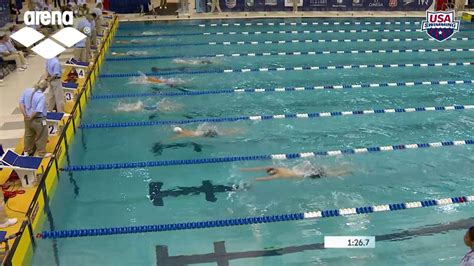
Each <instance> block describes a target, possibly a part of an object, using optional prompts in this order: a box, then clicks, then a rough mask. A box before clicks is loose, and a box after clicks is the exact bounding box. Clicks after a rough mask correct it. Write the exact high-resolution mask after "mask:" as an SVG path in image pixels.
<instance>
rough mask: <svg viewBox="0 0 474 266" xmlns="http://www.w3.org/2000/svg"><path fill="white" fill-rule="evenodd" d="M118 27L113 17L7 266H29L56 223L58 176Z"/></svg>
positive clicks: (10, 253)
mask: <svg viewBox="0 0 474 266" xmlns="http://www.w3.org/2000/svg"><path fill="white" fill-rule="evenodd" d="M117 27H118V18H117V17H116V16H113V17H112V22H111V27H110V30H109V31H108V32H107V35H106V36H105V37H104V41H103V46H102V49H100V50H99V54H98V56H97V57H96V59H95V61H94V62H93V65H92V67H90V71H89V73H88V74H87V76H86V80H85V83H84V86H83V87H82V88H81V89H79V93H78V95H77V97H76V99H77V100H76V102H75V104H74V107H73V109H72V112H71V116H70V117H69V118H68V120H67V121H66V123H65V126H64V128H63V131H62V132H61V135H60V136H59V140H58V143H57V144H56V146H55V148H54V152H53V155H54V157H53V159H52V160H50V161H49V163H48V165H47V167H46V169H44V172H43V173H44V174H43V177H42V179H41V181H40V183H39V185H38V187H37V189H36V192H35V195H34V197H33V200H32V201H31V203H30V205H29V208H28V211H27V213H26V220H24V221H23V223H22V225H21V228H20V230H19V231H18V233H17V234H16V235H17V237H16V239H15V241H14V242H13V245H12V246H11V249H10V250H9V252H8V253H7V255H6V258H5V259H4V264H5V265H30V264H31V259H32V257H33V253H34V251H35V247H36V239H35V238H36V236H35V233H34V232H40V231H41V230H42V229H43V227H44V226H45V225H49V227H50V228H49V229H53V228H54V222H53V221H52V220H51V219H50V218H51V217H52V215H51V211H50V209H49V203H50V201H51V200H52V198H53V197H54V193H55V190H56V186H57V183H58V178H59V175H58V173H59V170H60V167H61V166H62V165H64V163H68V162H69V154H68V149H69V144H70V143H71V142H72V140H73V138H74V136H75V133H76V130H77V129H78V127H79V125H80V121H81V118H82V113H83V112H84V109H85V107H86V103H87V98H88V97H89V96H90V94H91V90H92V87H93V86H94V83H95V80H96V77H98V75H99V71H100V68H101V66H102V63H103V61H104V57H105V54H106V53H107V50H108V48H109V46H110V42H111V40H112V38H113V36H114V34H115V32H116V30H117Z"/></svg>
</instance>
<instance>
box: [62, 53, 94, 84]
mask: <svg viewBox="0 0 474 266" xmlns="http://www.w3.org/2000/svg"><path fill="white" fill-rule="evenodd" d="M65 65H66V66H70V67H73V68H74V69H75V70H76V72H77V75H78V78H80V79H83V78H85V76H86V71H87V69H88V68H89V63H87V62H81V61H78V60H76V59H74V58H71V59H69V60H67V61H66V63H65Z"/></svg>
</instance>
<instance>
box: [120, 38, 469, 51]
mask: <svg viewBox="0 0 474 266" xmlns="http://www.w3.org/2000/svg"><path fill="white" fill-rule="evenodd" d="M449 40H450V41H470V40H473V39H472V38H468V37H460V38H457V37H456V38H450V39H449ZM418 41H429V42H434V40H433V39H431V38H381V39H377V38H369V39H294V40H266V41H265V40H264V41H233V42H230V41H224V42H196V43H168V44H139V43H136V44H133V45H113V48H135V49H137V48H156V47H179V46H202V45H224V46H228V45H261V44H290V43H353V42H357V43H366V42H418Z"/></svg>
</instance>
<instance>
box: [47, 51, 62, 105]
mask: <svg viewBox="0 0 474 266" xmlns="http://www.w3.org/2000/svg"><path fill="white" fill-rule="evenodd" d="M62 73H63V72H62V69H61V63H60V62H59V58H58V56H56V57H54V58H51V59H48V60H47V61H46V80H47V81H48V82H49V93H48V94H46V106H47V108H48V112H52V111H53V109H56V112H59V113H63V112H64V92H63V87H62V84H61V83H62V82H61V75H62Z"/></svg>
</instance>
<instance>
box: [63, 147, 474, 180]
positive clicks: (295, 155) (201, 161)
mask: <svg viewBox="0 0 474 266" xmlns="http://www.w3.org/2000/svg"><path fill="white" fill-rule="evenodd" d="M472 144H474V139H468V140H455V141H442V142H432V143H417V144H396V145H391V146H378V147H377V146H376V147H367V148H355V149H345V150H333V151H318V152H302V153H288V154H284V153H282V154H264V155H250V156H228V157H211V158H199V159H182V160H162V161H146V162H127V163H103V164H90V165H69V166H66V167H65V168H61V169H60V170H61V171H66V172H77V171H98V170H112V169H130V168H145V167H162V166H172V165H194V164H211V163H226V162H241V161H262V160H287V159H299V158H311V157H316V156H319V157H320V156H339V155H353V154H361V153H374V152H387V151H401V150H406V149H424V148H439V147H448V146H460V145H472Z"/></svg>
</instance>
